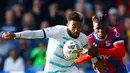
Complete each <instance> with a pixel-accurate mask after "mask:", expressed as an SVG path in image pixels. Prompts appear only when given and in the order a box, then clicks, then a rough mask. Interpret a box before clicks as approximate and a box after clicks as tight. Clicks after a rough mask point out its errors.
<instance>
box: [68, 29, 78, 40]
mask: <svg viewBox="0 0 130 73" xmlns="http://www.w3.org/2000/svg"><path fill="white" fill-rule="evenodd" d="M67 33H68V34H69V36H70V37H72V38H74V39H76V38H78V37H74V36H73V35H72V34H71V32H70V30H69V29H68V28H67Z"/></svg>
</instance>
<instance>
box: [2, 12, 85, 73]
mask: <svg viewBox="0 0 130 73" xmlns="http://www.w3.org/2000/svg"><path fill="white" fill-rule="evenodd" d="M82 21H83V16H82V15H81V14H80V13H78V12H72V13H71V14H70V15H69V16H68V22H67V26H61V25H57V26H54V27H49V28H46V29H41V30H32V31H31V30H30V31H23V32H17V33H10V32H4V33H3V34H2V37H3V38H5V39H9V38H28V39H30V38H31V39H32V38H49V43H48V49H47V57H46V65H45V68H44V72H45V73H79V71H78V69H77V68H76V67H75V66H74V61H72V60H70V61H67V60H65V59H64V57H63V45H64V43H65V42H66V41H68V40H72V39H76V40H78V41H80V42H81V44H82V46H84V47H87V41H86V40H87V38H86V36H85V35H84V34H83V33H81V29H82V26H81V24H82Z"/></svg>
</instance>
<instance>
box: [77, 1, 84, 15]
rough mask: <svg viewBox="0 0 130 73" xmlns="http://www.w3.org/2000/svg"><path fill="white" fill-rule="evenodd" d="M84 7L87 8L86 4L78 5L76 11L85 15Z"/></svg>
mask: <svg viewBox="0 0 130 73" xmlns="http://www.w3.org/2000/svg"><path fill="white" fill-rule="evenodd" d="M84 6H85V4H84V3H76V5H75V11H77V12H80V13H82V14H84V10H85V8H84Z"/></svg>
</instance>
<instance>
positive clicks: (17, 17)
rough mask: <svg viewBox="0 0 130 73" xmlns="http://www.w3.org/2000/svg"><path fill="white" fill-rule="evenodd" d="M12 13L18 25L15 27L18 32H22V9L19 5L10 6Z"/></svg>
mask: <svg viewBox="0 0 130 73" xmlns="http://www.w3.org/2000/svg"><path fill="white" fill-rule="evenodd" d="M12 9H13V11H14V12H15V21H16V23H17V24H19V25H15V26H16V27H17V29H18V31H22V28H21V27H22V24H21V19H22V14H23V7H22V5H20V4H14V5H13V6H12Z"/></svg>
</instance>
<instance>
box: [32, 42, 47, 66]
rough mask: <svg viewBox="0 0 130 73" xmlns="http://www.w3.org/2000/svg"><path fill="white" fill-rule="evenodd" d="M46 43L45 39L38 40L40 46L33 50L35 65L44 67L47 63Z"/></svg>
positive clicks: (33, 62) (33, 63)
mask: <svg viewBox="0 0 130 73" xmlns="http://www.w3.org/2000/svg"><path fill="white" fill-rule="evenodd" d="M46 50H47V48H46V45H45V44H44V43H43V41H42V40H41V41H39V42H38V47H36V48H34V49H33V50H32V52H31V56H30V58H31V62H32V65H33V66H41V67H43V66H44V64H45V57H46Z"/></svg>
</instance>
